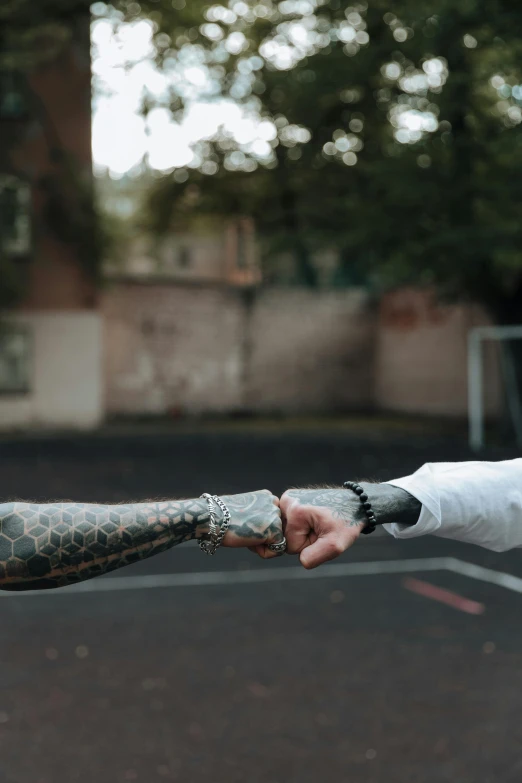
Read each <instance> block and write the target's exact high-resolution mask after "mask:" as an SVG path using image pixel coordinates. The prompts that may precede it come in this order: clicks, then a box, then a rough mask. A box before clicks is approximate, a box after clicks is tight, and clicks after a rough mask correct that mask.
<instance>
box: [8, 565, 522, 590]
mask: <svg viewBox="0 0 522 783" xmlns="http://www.w3.org/2000/svg"><path fill="white" fill-rule="evenodd" d="M416 571H420V572H422V571H424V572H426V571H451V572H452V573H454V574H459V575H460V576H466V577H469V578H471V579H478V580H479V581H481V582H488V583H490V584H494V585H497V586H498V587H504V588H505V589H507V590H511V591H512V592H515V593H522V579H520V578H519V577H517V576H512V575H511V574H505V573H502V572H500V571H493V570H491V569H489V568H484V567H483V566H479V565H475V564H474V563H466V562H464V561H463V560H458V559H457V558H455V557H425V558H410V559H405V560H373V561H369V562H362V563H335V564H333V565H327V566H324V567H323V568H318V569H316V570H314V571H306V570H305V569H304V568H302V567H301V566H289V567H280V568H266V569H265V568H255V569H252V570H251V571H201V572H189V573H182V574H149V575H146V576H119V577H111V578H105V577H101V578H99V579H91V580H89V581H87V582H81V583H80V584H77V585H70V586H69V587H63V588H61V589H59V590H27V591H22V592H6V591H2V590H0V598H31V597H33V596H41V595H46V596H53V597H54V596H60V595H63V596H67V595H72V594H73V593H74V594H81V593H84V594H86V593H113V592H120V591H126V590H151V589H157V588H171V587H203V586H209V585H236V584H262V583H268V582H297V581H303V582H305V581H309V580H314V579H342V578H343V577H348V576H378V575H379V574H411V573H415V572H416Z"/></svg>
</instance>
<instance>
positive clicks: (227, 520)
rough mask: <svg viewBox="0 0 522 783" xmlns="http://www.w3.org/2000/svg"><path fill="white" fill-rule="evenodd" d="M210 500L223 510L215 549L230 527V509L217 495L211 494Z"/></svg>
mask: <svg viewBox="0 0 522 783" xmlns="http://www.w3.org/2000/svg"><path fill="white" fill-rule="evenodd" d="M212 500H213V501H214V503H216V504H217V505H218V506H219V508H220V509H221V511H222V512H223V521H222V522H221V526H220V531H219V533H218V537H217V543H216V549H217V548H218V547H220V546H221V544H222V543H223V539H224V538H225V535H226V533H227V530H228V528H229V527H230V511H229V510H228V507H227V506H226V505H225V503H223V501H222V500H221V498H220V497H219V495H212Z"/></svg>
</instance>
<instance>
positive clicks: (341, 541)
mask: <svg viewBox="0 0 522 783" xmlns="http://www.w3.org/2000/svg"><path fill="white" fill-rule="evenodd" d="M280 507H281V513H282V514H283V520H284V525H285V535H286V540H287V550H288V553H289V554H294V555H296V554H298V555H299V556H300V560H301V563H302V565H303V566H304V567H305V568H316V567H317V566H319V565H321V563H325V562H326V561H327V560H333V559H334V558H336V557H338V556H339V555H340V554H342V553H343V552H344V551H345V550H346V549H348V548H349V547H351V546H352V544H353V543H354V542H355V541H356V540H357V539H358V538H359V535H360V534H361V531H362V530H363V528H364V526H365V524H366V517H365V514H364V511H363V508H362V506H361V503H360V501H359V498H358V497H357V495H355V494H354V493H353V492H351V491H350V490H348V489H343V488H339V489H328V488H325V489H290V490H288V491H287V492H285V494H284V495H283V497H282V498H281V500H280Z"/></svg>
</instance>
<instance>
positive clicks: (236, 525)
mask: <svg viewBox="0 0 522 783" xmlns="http://www.w3.org/2000/svg"><path fill="white" fill-rule="evenodd" d="M223 502H224V503H225V504H226V505H227V506H228V510H229V511H230V527H229V529H228V531H227V534H226V536H225V538H224V540H223V546H228V547H248V548H249V549H251V550H252V551H253V552H255V553H256V554H258V555H260V557H263V558H265V559H269V558H272V557H277V553H276V552H272V551H271V550H270V549H268V546H269V545H270V544H279V543H280V542H281V541H282V540H283V523H282V521H281V512H280V510H279V500H278V499H277V498H276V497H275V495H273V494H272V493H271V492H269V490H267V489H262V490H260V491H258V492H244V493H243V494H240V495H224V496H223Z"/></svg>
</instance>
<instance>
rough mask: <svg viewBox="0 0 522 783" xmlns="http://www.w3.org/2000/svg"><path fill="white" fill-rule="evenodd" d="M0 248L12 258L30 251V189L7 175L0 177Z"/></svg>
mask: <svg viewBox="0 0 522 783" xmlns="http://www.w3.org/2000/svg"><path fill="white" fill-rule="evenodd" d="M0 248H1V249H2V250H3V251H4V253H7V254H8V255H12V256H19V255H27V253H29V251H30V249H31V188H30V186H29V184H28V183H27V182H23V181H22V180H20V179H18V178H17V177H13V176H9V175H5V176H0Z"/></svg>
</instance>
